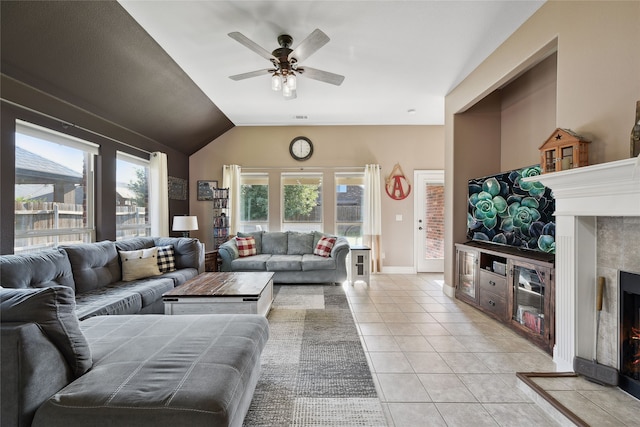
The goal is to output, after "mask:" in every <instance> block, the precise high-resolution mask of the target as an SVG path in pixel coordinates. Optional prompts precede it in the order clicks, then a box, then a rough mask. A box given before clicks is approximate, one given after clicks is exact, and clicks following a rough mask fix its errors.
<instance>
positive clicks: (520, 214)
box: [467, 165, 556, 254]
mask: <svg viewBox="0 0 640 427" xmlns="http://www.w3.org/2000/svg"><path fill="white" fill-rule="evenodd" d="M540 173H541V169H540V166H539V165H534V166H529V167H526V168H522V169H516V170H512V171H508V172H502V173H499V174H497V175H490V176H485V177H482V178H475V179H470V180H469V193H468V212H467V237H468V238H469V239H470V240H480V241H486V242H490V243H495V244H500V245H507V246H514V247H517V248H521V249H530V250H535V251H541V252H547V253H552V254H554V253H555V249H556V243H555V234H556V225H555V222H554V218H553V212H554V211H555V200H554V198H553V195H552V194H551V189H550V188H547V187H545V186H544V185H542V184H541V183H540V182H537V181H536V182H522V178H524V177H529V176H536V175H540Z"/></svg>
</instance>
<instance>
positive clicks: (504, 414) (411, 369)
mask: <svg viewBox="0 0 640 427" xmlns="http://www.w3.org/2000/svg"><path fill="white" fill-rule="evenodd" d="M442 284H443V277H442V274H417V275H385V274H376V275H372V276H371V283H370V284H369V285H367V284H366V283H364V282H356V283H355V284H353V285H349V284H345V285H344V287H345V289H346V292H347V296H348V298H349V303H350V305H351V309H352V311H353V315H354V319H355V321H356V325H357V326H358V329H359V332H360V336H361V339H362V344H363V348H364V350H365V354H366V356H367V360H368V361H369V366H370V367H371V372H372V374H373V378H374V381H375V382H376V386H377V388H378V393H379V395H380V399H381V401H382V405H383V408H384V410H385V414H386V417H387V421H388V424H389V426H390V427H414V426H449V427H452V426H474V427H480V426H527V427H530V426H558V425H567V424H566V423H563V420H559V421H556V420H554V418H552V417H551V415H549V414H548V413H547V412H545V411H544V410H542V409H541V406H539V405H538V404H536V403H535V402H534V400H535V397H529V395H528V393H527V390H523V389H522V383H521V382H520V380H518V379H517V378H516V375H515V373H516V372H554V371H555V364H554V363H553V360H552V358H551V357H550V356H549V355H548V354H546V353H545V352H544V351H542V350H541V349H539V348H538V347H536V346H534V345H532V344H530V343H529V342H528V341H527V340H526V339H524V338H522V337H520V336H519V335H517V334H516V333H514V332H513V331H512V330H510V329H509V328H507V327H506V326H504V325H502V324H500V323H499V322H497V321H495V320H493V319H492V318H490V317H488V316H486V315H484V314H483V313H481V312H480V311H478V310H476V309H474V308H473V307H470V306H469V305H467V304H465V303H462V302H460V301H458V300H456V299H455V298H449V297H448V296H446V295H445V294H444V293H443V292H442ZM519 383H520V384H519ZM547 385H548V386H550V387H551V389H553V388H554V387H558V386H557V385H555V384H554V385H550V383H548V384H547ZM565 387H567V385H566V384H565V385H564V386H560V388H561V389H562V388H564V389H565V390H567V389H566V388H565ZM524 388H525V389H526V386H525V387H524ZM576 393H577V392H576ZM620 393H621V392H620ZM632 400H633V399H632ZM572 402H573V403H572V404H573V405H574V406H573V407H572V409H573V410H574V412H575V413H576V414H577V415H579V416H580V413H581V411H586V409H583V407H582V406H584V405H582V406H581V404H580V402H579V399H577V398H572ZM634 403H638V402H637V401H635V402H634ZM586 406H588V405H586ZM632 408H633V409H632V415H633V414H635V415H637V416H636V417H635V418H633V417H632V419H634V420H639V419H640V409H638V412H637V413H635V412H634V410H635V408H640V404H639V406H637V407H635V406H633V407H632ZM585 413H586V414H588V413H589V412H585ZM596 425H605V424H594V426H596ZM607 425H620V426H624V425H625V423H624V422H620V423H619V424H607ZM630 425H634V424H630ZM635 425H638V424H635Z"/></svg>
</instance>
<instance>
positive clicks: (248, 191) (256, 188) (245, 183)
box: [239, 173, 269, 232]
mask: <svg viewBox="0 0 640 427" xmlns="http://www.w3.org/2000/svg"><path fill="white" fill-rule="evenodd" d="M257 230H264V231H268V230H269V175H268V174H266V173H243V174H242V175H241V177H240V224H239V231H244V232H252V231H257Z"/></svg>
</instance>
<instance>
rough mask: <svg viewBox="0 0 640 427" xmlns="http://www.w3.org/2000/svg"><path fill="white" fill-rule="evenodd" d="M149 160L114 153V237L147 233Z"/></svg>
mask: <svg viewBox="0 0 640 427" xmlns="http://www.w3.org/2000/svg"><path fill="white" fill-rule="evenodd" d="M148 183H149V161H148V160H144V159H141V158H139V157H134V156H132V155H130V154H126V153H122V152H120V151H118V152H117V153H116V240H124V239H131V238H133V237H142V236H150V235H151V224H150V223H149V209H148V202H149V185H148Z"/></svg>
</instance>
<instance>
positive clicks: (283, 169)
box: [240, 166, 364, 172]
mask: <svg viewBox="0 0 640 427" xmlns="http://www.w3.org/2000/svg"><path fill="white" fill-rule="evenodd" d="M240 169H241V170H243V171H252V170H255V171H270V170H278V171H298V172H304V171H309V170H312V171H315V170H361V169H362V170H364V167H363V166H327V167H323V166H307V167H304V166H302V167H284V168H281V167H266V168H260V167H244V166H240Z"/></svg>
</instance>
